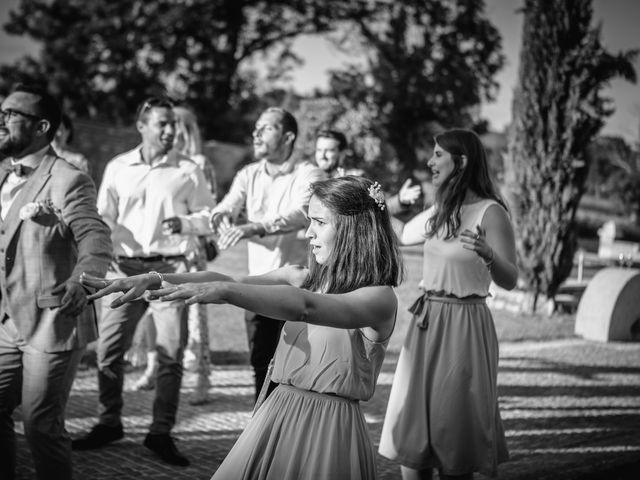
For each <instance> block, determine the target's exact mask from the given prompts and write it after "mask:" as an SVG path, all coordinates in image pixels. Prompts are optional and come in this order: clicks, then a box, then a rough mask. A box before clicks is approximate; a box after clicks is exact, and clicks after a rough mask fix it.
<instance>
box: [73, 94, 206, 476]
mask: <svg viewBox="0 0 640 480" xmlns="http://www.w3.org/2000/svg"><path fill="white" fill-rule="evenodd" d="M136 127H137V129H138V132H139V133H140V136H141V138H142V143H141V145H139V146H138V147H136V148H134V149H133V150H131V151H129V152H126V153H124V154H122V155H119V156H117V157H116V158H114V159H113V160H111V161H110V162H109V163H108V164H107V166H106V168H105V171H104V176H103V179H102V184H101V186H100V191H99V193H98V210H99V211H100V213H101V214H102V216H103V218H104V220H105V221H106V222H107V224H108V225H109V226H110V227H111V230H112V234H111V239H112V241H113V247H114V254H115V260H114V262H113V263H112V267H111V269H110V272H109V273H108V276H116V277H122V276H131V275H138V274H150V275H156V276H158V277H159V278H162V274H163V273H180V272H186V271H188V267H189V265H188V264H187V257H188V256H189V254H190V253H191V252H193V251H194V250H195V249H197V248H198V238H197V236H198V235H206V234H210V233H211V229H210V227H209V224H208V218H209V212H210V210H211V208H212V207H213V206H214V203H215V201H214V199H213V197H212V195H211V193H210V191H209V189H208V187H207V182H206V179H205V178H204V174H203V173H202V170H200V168H199V167H198V166H197V165H196V164H195V163H194V162H193V161H192V160H191V159H189V158H188V157H186V156H184V155H182V154H180V153H178V152H176V151H175V150H174V149H173V148H172V147H173V141H174V137H175V134H176V129H175V116H174V112H173V104H172V103H171V101H170V100H168V99H166V98H161V97H154V98H150V99H148V100H147V101H145V102H144V103H142V105H140V107H139V108H138V114H137V122H136ZM149 272H152V273H149ZM112 300H113V298H106V299H104V300H103V302H102V305H103V309H102V319H101V321H100V325H99V329H100V336H99V339H98V345H97V354H98V384H99V389H100V398H99V400H100V416H99V421H98V424H97V425H95V426H94V427H93V429H92V430H91V431H90V432H89V433H88V434H87V435H86V436H85V437H83V438H80V439H77V440H74V442H73V448H74V449H76V450H89V449H94V448H100V447H102V446H104V445H106V444H108V443H110V442H113V441H115V440H119V439H121V438H122V437H123V436H124V432H123V428H122V406H123V399H122V388H123V381H124V354H125V352H126V351H127V350H128V349H129V347H130V346H131V342H132V339H133V335H134V332H135V329H136V325H137V324H138V321H139V320H140V318H141V317H142V316H143V314H144V313H145V311H146V310H147V309H149V311H150V312H151V315H152V320H153V324H154V326H155V329H156V332H157V338H156V349H157V353H158V364H159V365H158V372H157V380H156V395H155V399H154V403H153V420H152V423H151V426H150V428H149V433H148V435H147V436H146V438H145V440H144V445H145V446H146V447H147V448H149V449H150V450H152V451H153V452H155V453H156V454H157V455H159V456H160V458H162V459H163V460H164V461H165V462H167V463H170V464H172V465H179V466H187V465H189V460H188V459H187V458H186V457H185V456H184V455H182V454H181V453H180V452H179V451H178V449H177V448H176V446H175V444H174V442H173V439H172V438H171V436H170V432H171V429H172V428H173V426H174V424H175V420H176V413H177V410H178V401H179V396H180V383H181V381H182V371H183V368H182V357H183V353H184V349H185V346H186V343H187V310H186V308H185V304H184V302H181V301H174V302H157V301H156V302H147V301H145V300H144V299H141V300H140V301H138V302H133V303H127V304H125V305H123V306H121V307H119V308H115V309H111V308H110V307H109V305H110V303H111V301H112Z"/></svg>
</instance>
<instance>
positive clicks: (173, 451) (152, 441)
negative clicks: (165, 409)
mask: <svg viewBox="0 0 640 480" xmlns="http://www.w3.org/2000/svg"><path fill="white" fill-rule="evenodd" d="M144 446H145V447H147V448H148V449H149V450H151V451H152V452H154V453H155V454H157V455H158V456H159V457H160V458H161V459H162V460H164V461H165V462H167V463H169V464H171V465H178V466H179V467H186V466H188V465H189V463H190V462H189V459H188V458H187V457H185V456H184V455H182V454H181V453H180V452H179V451H178V449H177V448H176V444H175V443H173V438H171V437H170V436H169V435H168V434H156V433H149V434H147V436H146V438H145V439H144Z"/></svg>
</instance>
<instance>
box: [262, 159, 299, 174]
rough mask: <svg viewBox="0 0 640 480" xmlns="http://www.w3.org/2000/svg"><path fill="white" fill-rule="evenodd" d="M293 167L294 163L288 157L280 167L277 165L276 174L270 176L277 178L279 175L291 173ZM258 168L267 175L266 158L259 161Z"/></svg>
mask: <svg viewBox="0 0 640 480" xmlns="http://www.w3.org/2000/svg"><path fill="white" fill-rule="evenodd" d="M295 166H296V161H295V160H294V159H293V158H292V157H289V158H288V159H287V161H286V162H284V163H282V164H281V165H278V166H277V167H276V168H277V170H276V173H275V174H273V175H272V176H273V177H279V176H280V175H287V174H289V173H291V172H293V170H294V168H295ZM260 168H261V170H262V171H263V172H264V173H266V174H267V175H269V172H268V171H267V159H266V158H264V159H262V160H260Z"/></svg>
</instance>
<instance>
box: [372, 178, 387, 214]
mask: <svg viewBox="0 0 640 480" xmlns="http://www.w3.org/2000/svg"><path fill="white" fill-rule="evenodd" d="M369 196H370V197H371V198H373V200H374V201H375V202H376V205H378V207H379V208H380V210H384V208H385V203H384V193H382V187H381V186H380V184H379V183H378V182H374V184H373V185H371V186H370V187H369Z"/></svg>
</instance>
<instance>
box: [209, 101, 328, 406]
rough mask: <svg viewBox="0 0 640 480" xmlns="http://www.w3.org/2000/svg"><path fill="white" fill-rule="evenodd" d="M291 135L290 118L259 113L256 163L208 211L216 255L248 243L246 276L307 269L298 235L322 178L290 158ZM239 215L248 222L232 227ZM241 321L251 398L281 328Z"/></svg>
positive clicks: (267, 321)
mask: <svg viewBox="0 0 640 480" xmlns="http://www.w3.org/2000/svg"><path fill="white" fill-rule="evenodd" d="M297 135H298V124H297V122H296V119H295V118H294V117H293V115H291V114H290V113H289V112H287V111H286V110H284V109H281V108H268V109H267V110H265V111H264V112H263V113H262V114H261V115H260V117H259V118H258V121H257V122H256V124H255V128H254V130H253V152H254V157H255V159H256V161H255V162H254V163H251V164H250V165H247V166H246V167H244V168H243V169H242V170H240V171H239V172H238V173H237V174H236V176H235V178H234V180H233V183H232V185H231V188H230V189H229V193H227V195H226V196H225V197H224V199H223V200H222V201H221V202H220V203H219V204H218V205H217V206H216V207H215V208H214V209H213V212H212V216H211V224H212V226H213V228H214V229H216V230H217V232H218V233H219V239H218V246H219V247H220V248H221V249H225V248H229V247H231V246H233V245H235V244H236V243H237V242H238V241H240V240H241V239H243V238H246V239H248V242H247V248H248V264H249V275H261V274H263V273H266V272H269V271H271V270H274V269H276V268H280V267H282V266H284V265H294V264H298V265H306V264H307V248H308V242H307V241H306V240H305V239H304V238H303V236H301V235H298V232H299V230H300V229H303V228H306V226H307V217H306V210H307V207H308V205H309V198H310V196H311V194H310V190H309V185H310V184H311V183H313V182H315V181H317V180H321V179H323V178H325V175H324V173H323V172H322V171H321V170H320V169H318V168H317V167H315V166H313V165H312V164H310V163H308V162H296V161H295V159H293V158H292V157H291V153H292V152H293V146H294V143H295V140H296V137H297ZM243 209H245V211H246V215H247V220H248V221H247V223H245V224H241V225H237V224H235V223H234V222H235V219H236V218H237V217H238V214H239V213H240V212H241V211H242V210H243ZM245 320H246V325H247V336H248V340H249V350H250V355H251V366H252V367H253V369H254V374H255V386H256V398H257V396H258V394H259V392H260V390H261V389H262V385H263V383H264V381H265V377H266V374H267V369H268V366H269V362H270V361H271V358H272V357H273V354H274V353H275V350H276V347H277V344H278V338H279V336H280V330H281V328H282V323H283V322H281V321H279V320H275V319H272V318H267V317H263V316H261V315H256V314H254V313H252V312H246V317H245Z"/></svg>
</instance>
